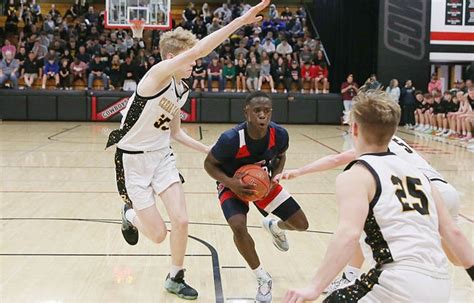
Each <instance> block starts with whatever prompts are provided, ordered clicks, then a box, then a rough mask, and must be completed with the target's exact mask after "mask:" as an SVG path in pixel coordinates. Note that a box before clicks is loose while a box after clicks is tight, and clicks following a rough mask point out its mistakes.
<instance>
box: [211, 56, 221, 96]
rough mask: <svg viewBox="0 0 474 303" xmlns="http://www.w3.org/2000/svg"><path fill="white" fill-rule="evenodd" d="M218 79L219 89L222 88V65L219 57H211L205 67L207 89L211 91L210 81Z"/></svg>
mask: <svg viewBox="0 0 474 303" xmlns="http://www.w3.org/2000/svg"><path fill="white" fill-rule="evenodd" d="M213 80H217V81H219V91H220V92H221V91H223V90H224V78H223V76H222V66H221V64H220V63H219V58H218V57H214V58H212V61H211V64H209V66H208V67H207V90H208V91H210V92H212V81H213Z"/></svg>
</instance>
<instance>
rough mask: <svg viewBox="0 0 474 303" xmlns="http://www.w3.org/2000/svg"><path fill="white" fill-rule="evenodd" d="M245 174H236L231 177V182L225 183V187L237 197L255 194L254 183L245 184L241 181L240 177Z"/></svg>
mask: <svg viewBox="0 0 474 303" xmlns="http://www.w3.org/2000/svg"><path fill="white" fill-rule="evenodd" d="M245 175H246V174H241V175H238V176H234V177H233V178H232V183H231V184H227V187H229V188H230V189H231V190H232V192H233V193H234V194H236V195H237V196H239V197H248V196H252V195H255V194H256V193H257V191H256V190H255V188H256V185H255V184H245V183H244V182H243V181H242V178H243V177H244V176H245Z"/></svg>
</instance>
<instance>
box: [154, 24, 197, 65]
mask: <svg viewBox="0 0 474 303" xmlns="http://www.w3.org/2000/svg"><path fill="white" fill-rule="evenodd" d="M197 41H198V39H197V38H196V36H195V35H194V34H193V33H191V32H190V31H188V30H185V29H183V28H182V27H178V28H176V29H175V30H172V31H168V32H165V33H164V34H163V35H161V38H160V53H161V57H162V58H163V60H164V59H166V55H167V54H170V53H171V54H173V55H178V54H179V53H181V52H183V51H185V50H188V49H190V48H192V47H193V46H194V45H195V44H196V43H197Z"/></svg>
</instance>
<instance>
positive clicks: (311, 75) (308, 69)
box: [301, 61, 316, 94]
mask: <svg viewBox="0 0 474 303" xmlns="http://www.w3.org/2000/svg"><path fill="white" fill-rule="evenodd" d="M315 79H316V65H314V64H311V62H309V61H307V62H305V63H304V64H303V66H302V67H301V80H302V83H303V87H304V83H306V82H308V83H309V89H310V93H311V94H312V93H314V89H313V87H314V80H315ZM301 92H302V93H304V88H302V89H301Z"/></svg>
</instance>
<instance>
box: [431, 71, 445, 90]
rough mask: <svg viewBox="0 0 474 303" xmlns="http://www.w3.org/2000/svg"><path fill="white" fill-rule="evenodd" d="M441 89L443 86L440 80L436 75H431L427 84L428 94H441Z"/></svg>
mask: <svg viewBox="0 0 474 303" xmlns="http://www.w3.org/2000/svg"><path fill="white" fill-rule="evenodd" d="M442 89H443V84H442V83H441V80H440V79H438V76H437V75H436V74H433V75H431V80H430V82H429V83H428V93H430V94H434V93H435V92H438V93H441V91H442Z"/></svg>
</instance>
